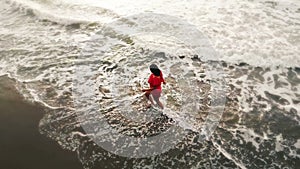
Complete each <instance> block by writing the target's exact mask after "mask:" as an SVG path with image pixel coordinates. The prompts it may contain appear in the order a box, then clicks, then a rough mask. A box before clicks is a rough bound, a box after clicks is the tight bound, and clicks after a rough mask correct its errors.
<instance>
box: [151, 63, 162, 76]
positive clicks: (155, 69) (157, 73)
mask: <svg viewBox="0 0 300 169" xmlns="http://www.w3.org/2000/svg"><path fill="white" fill-rule="evenodd" d="M150 71H151V72H152V73H153V74H154V75H155V76H160V70H159V68H158V67H157V65H156V64H151V65H150Z"/></svg>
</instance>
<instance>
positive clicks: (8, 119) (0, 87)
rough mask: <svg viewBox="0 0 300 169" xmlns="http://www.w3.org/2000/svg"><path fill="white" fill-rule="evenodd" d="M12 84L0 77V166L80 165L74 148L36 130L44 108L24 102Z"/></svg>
mask: <svg viewBox="0 0 300 169" xmlns="http://www.w3.org/2000/svg"><path fill="white" fill-rule="evenodd" d="M14 84H15V82H14V81H13V80H11V79H9V78H7V77H0V134H1V136H0V168H1V169H82V168H83V167H82V165H81V164H80V162H79V160H78V159H77V156H76V153H75V152H71V151H67V150H63V149H62V148H61V147H60V146H59V145H58V144H57V143H56V142H55V141H52V140H51V139H49V138H47V137H46V136H44V135H41V134H40V133H39V130H38V124H39V121H40V119H41V118H42V116H43V115H44V113H45V110H44V108H43V107H41V106H40V105H37V104H32V103H27V102H25V101H24V99H23V98H22V97H21V96H20V94H18V92H17V91H16V89H15V87H14Z"/></svg>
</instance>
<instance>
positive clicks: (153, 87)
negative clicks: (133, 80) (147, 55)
mask: <svg viewBox="0 0 300 169" xmlns="http://www.w3.org/2000/svg"><path fill="white" fill-rule="evenodd" d="M150 71H151V72H152V73H151V75H150V77H149V79H148V83H149V85H150V89H144V90H143V92H146V93H145V95H146V97H147V99H148V100H150V102H151V104H152V105H154V102H153V100H152V98H151V97H150V94H151V95H152V97H153V99H154V100H155V102H156V103H157V104H158V105H159V107H160V108H162V109H163V108H164V106H163V104H162V103H161V102H160V100H159V97H160V95H161V83H164V84H166V82H165V80H164V78H163V74H162V72H161V71H160V70H159V68H158V67H157V65H155V64H151V65H150Z"/></svg>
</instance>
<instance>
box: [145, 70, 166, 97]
mask: <svg viewBox="0 0 300 169" xmlns="http://www.w3.org/2000/svg"><path fill="white" fill-rule="evenodd" d="M164 82H165V79H164V78H163V74H162V72H160V76H155V75H154V74H153V73H152V74H151V75H150V77H149V80H148V83H149V84H150V88H154V90H152V91H151V94H152V96H153V97H160V94H161V83H164Z"/></svg>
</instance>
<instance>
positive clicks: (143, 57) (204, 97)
mask: <svg viewBox="0 0 300 169" xmlns="http://www.w3.org/2000/svg"><path fill="white" fill-rule="evenodd" d="M129 4H130V5H129ZM0 9H1V16H0V19H1V21H0V22H1V25H2V28H1V31H0V41H1V45H0V50H1V53H0V61H1V62H0V74H8V75H9V76H10V77H11V78H14V79H16V80H17V82H18V83H17V88H18V89H19V91H21V92H22V94H23V95H24V96H25V97H26V98H27V99H29V100H35V101H38V102H40V103H42V104H43V105H45V106H47V107H49V108H51V109H52V111H50V112H48V114H47V115H45V116H44V118H43V119H42V120H41V122H40V131H41V133H42V134H44V135H46V136H48V137H50V138H52V139H53V140H55V141H57V142H58V143H59V144H60V145H61V146H62V147H63V148H65V149H69V150H73V151H76V152H77V154H78V156H79V159H80V161H81V163H82V164H83V166H84V168H99V166H101V167H102V168H147V167H148V168H221V167H226V168H284V167H286V168H296V166H298V164H299V147H300V145H299V142H300V141H299V140H300V137H299V132H298V131H299V111H300V106H299V103H300V95H299V90H300V86H299V84H300V75H299V73H300V71H299V67H298V66H299V65H300V60H299V56H298V54H299V52H300V51H299V50H300V48H299V39H300V38H299V29H300V26H299V24H300V19H299V18H300V17H299V15H300V14H299V9H300V5H299V2H298V1H243V2H240V1H230V2H228V1H224V2H222V3H221V2H215V1H172V2H171V1H138V2H132V1H122V2H119V1H118V3H117V2H115V1H101V2H94V1H86V2H84V3H83V2H80V1H59V0H56V1H41V0H35V1H33V0H32V1H28V0H26V1H19V0H7V1H1V5H0ZM144 12H146V13H144ZM150 12H153V13H159V14H153V13H150ZM139 13H142V14H139ZM136 14H137V15H136ZM148 16H151V17H152V20H151V18H150V19H149V18H148ZM149 20H150V21H149ZM175 21H176V22H175ZM149 25H151V26H153V27H151V28H153V29H151V30H150V29H148V28H149ZM182 25H185V27H184V29H183V30H185V31H182V29H181V27H182ZM254 25H255V26H254ZM195 29H197V31H195V32H193V30H195ZM198 31H199V32H200V34H199V33H198ZM182 32H184V33H183V34H182ZM151 33H152V34H151ZM195 37H201V38H195ZM199 46H201V47H199ZM196 54H197V57H196V56H195V55H196ZM179 56H180V57H179ZM150 62H155V63H157V64H158V65H159V67H160V68H161V69H162V70H163V73H164V76H165V78H166V80H167V82H168V83H167V85H165V86H163V88H164V90H163V92H164V93H163V96H162V101H163V103H164V104H165V105H166V109H165V110H164V111H163V112H162V113H161V112H155V111H150V112H149V113H148V112H147V110H145V109H144V104H145V100H143V97H142V93H141V92H140V89H141V88H143V87H147V77H148V75H149V71H148V66H149V64H150ZM213 70H217V71H216V72H217V73H220V72H221V73H220V74H219V77H220V78H219V79H216V78H213V77H216V76H214V73H213ZM129 72H130V73H129ZM218 82H219V83H218ZM217 87H219V88H217ZM213 89H218V92H217V91H213ZM214 93H217V94H218V95H217V96H216V95H214ZM216 97H217V98H219V102H217V99H216ZM214 99H215V100H216V101H215V102H214V101H213V100H214ZM223 99H226V103H225V102H223V101H224V100H223ZM223 104H224V105H223ZM218 110H222V111H218ZM150 119H151V120H150ZM152 120H153V121H152ZM104 121H105V122H107V123H103V122H104ZM108 126H112V127H113V128H114V129H116V131H118V132H119V133H122V134H123V135H127V136H130V137H135V138H139V137H150V136H153V135H159V134H160V133H163V132H164V131H168V128H170V127H172V126H175V129H177V128H178V129H180V130H178V131H182V132H183V133H184V136H183V137H182V135H180V133H178V135H177V134H174V137H177V136H178V138H180V139H179V142H176V144H175V145H174V147H171V148H170V149H168V151H165V152H163V153H162V154H158V155H156V156H153V157H145V158H133V159H131V158H126V157H121V156H118V155H115V154H113V153H111V152H108V151H106V150H105V148H103V147H100V146H98V145H97V144H96V143H97V142H98V141H99V140H97V139H100V141H104V142H105V141H111V142H114V141H115V142H116V140H114V139H109V138H107V137H104V136H105V135H101V133H102V134H103V133H104V134H105V132H106V130H105V129H106V128H107V127H108ZM83 129H84V131H83ZM176 131H177V130H176ZM101 136H102V137H101ZM121 142H122V141H121ZM125 142H126V141H125ZM158 142H159V143H161V146H164V145H165V146H168V145H169V142H167V141H164V140H159V141H158ZM124 145H126V144H124ZM126 148H127V147H126V146H124V147H119V148H117V149H116V151H121V150H126Z"/></svg>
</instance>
